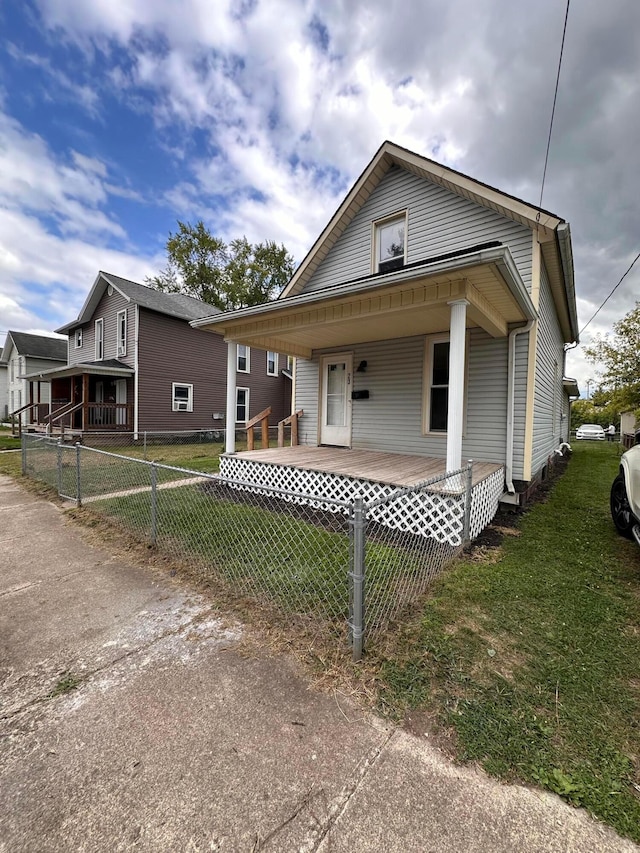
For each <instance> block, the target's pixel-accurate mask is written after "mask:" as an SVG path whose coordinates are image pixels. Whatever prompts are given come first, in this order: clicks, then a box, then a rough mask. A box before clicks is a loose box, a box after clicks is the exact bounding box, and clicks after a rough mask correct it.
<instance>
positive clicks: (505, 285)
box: [193, 142, 578, 512]
mask: <svg viewBox="0 0 640 853" xmlns="http://www.w3.org/2000/svg"><path fill="white" fill-rule="evenodd" d="M193 325H195V326H197V327H199V328H206V329H208V330H210V331H212V332H223V333H224V335H225V339H226V340H227V341H228V347H229V359H230V363H233V361H234V359H235V347H236V345H238V344H242V345H248V346H260V347H265V348H269V349H277V350H279V351H280V352H285V353H288V354H290V355H293V356H295V357H296V370H295V380H294V395H295V403H294V406H293V408H294V409H298V410H303V411H304V415H303V416H302V417H301V419H300V425H299V436H300V442H301V447H300V448H289V449H288V453H289V456H288V457H285V456H282V451H276V450H273V451H264V452H263V451H255V452H254V454H259V456H257V455H254V456H253V457H251V455H250V454H248V453H238V454H234V450H235V448H234V446H233V441H232V437H231V436H230V437H229V444H228V446H227V455H226V456H225V457H224V458H223V460H221V472H222V473H223V474H224V473H225V472H226V473H227V475H228V476H233V477H236V478H237V479H245V480H246V479H247V477H248V476H249V475H251V476H252V477H254V479H255V478H256V477H258V478H259V476H260V472H259V470H258V467H257V466H258V464H260V465H267V464H271V465H274V464H276V463H277V464H279V465H280V466H285V467H286V466H290V467H295V466H296V464H297V463H296V458H297V459H299V460H302V458H303V455H302V454H303V451H305V453H306V455H305V456H304V462H302V461H301V462H300V467H301V468H302V469H303V470H307V471H308V470H309V469H310V468H314V470H316V471H317V470H320V471H324V472H327V473H329V474H330V473H331V472H334V473H335V474H336V476H337V475H338V470H340V471H342V473H344V472H345V471H346V470H347V469H348V467H349V465H348V459H349V458H351V459H352V460H353V462H354V465H353V471H352V475H353V477H358V478H361V479H362V481H363V482H378V483H380V482H382V483H387V484H389V485H391V486H393V485H395V486H397V485H411V484H412V483H416V482H420V481H421V480H424V479H427V478H428V477H429V476H430V475H432V474H430V472H434V471H436V470H441V471H443V472H444V471H445V470H446V472H452V471H454V470H457V469H459V468H461V466H463V465H464V464H465V462H466V460H468V459H473V460H474V462H475V466H474V481H475V479H481V478H482V477H483V476H484V477H485V478H486V477H490V478H491V479H492V482H493V483H494V486H492V488H491V492H492V497H491V501H492V502H493V511H494V512H495V508H496V507H497V503H498V499H499V498H500V497H506V496H509V495H510V496H511V497H510V500H511V501H512V502H518V500H519V499H520V497H521V496H522V495H524V494H525V493H526V492H527V491H528V489H529V488H530V486H532V485H533V484H535V482H536V481H537V480H539V479H540V478H542V477H544V476H545V473H546V471H547V468H548V466H549V464H550V462H551V461H552V460H553V458H554V455H555V453H556V451H557V450H558V448H559V447H560V446H561V445H562V443H563V442H564V441H566V440H567V439H568V436H569V395H570V394H571V393H575V383H574V382H572V381H569V380H566V379H565V378H564V376H563V374H564V367H565V345H567V344H569V343H572V342H574V341H577V339H578V328H577V315H576V304H575V290H574V277H573V259H572V249H571V235H570V229H569V225H568V223H567V222H565V221H564V220H563V219H562V218H561V217H559V216H557V215H555V214H553V213H550V212H548V211H546V210H542V209H539V208H537V207H536V206H534V205H531V204H528V203H527V202H525V201H522V200H520V199H518V198H515V197H514V196H511V195H509V194H507V193H504V192H501V191H500V190H497V189H495V188H493V187H490V186H488V185H486V184H483V183H481V182H480V181H477V180H475V179H473V178H471V177H468V176H466V175H463V174H461V173H460V172H457V171H455V170H453V169H450V168H448V167H446V166H442V165H440V164H438V163H436V162H434V161H433V160H430V159H427V158H426V157H422V156H419V155H418V154H415V153H413V152H411V151H408V150H406V149H404V148H401V147H400V146H398V145H395V144H393V143H391V142H385V143H384V144H383V145H382V146H381V147H380V149H379V150H378V152H377V153H376V154H375V156H374V158H373V159H372V161H371V162H370V163H369V165H368V166H367V167H366V169H365V170H364V172H363V173H362V175H361V176H360V177H359V178H358V180H357V181H356V183H355V184H354V186H353V187H352V189H351V190H350V191H349V193H348V194H347V196H346V198H345V199H344V201H343V202H342V204H341V205H340V207H339V208H338V210H337V211H336V213H335V214H334V216H333V217H332V219H331V220H330V222H329V223H328V224H327V226H326V228H325V229H324V231H323V232H322V234H321V235H320V236H319V237H318V239H317V241H316V242H315V244H314V245H313V247H312V249H311V250H310V252H309V254H308V255H307V257H306V258H305V259H304V260H303V262H302V263H301V265H300V266H299V268H298V269H297V271H296V272H295V274H294V276H293V277H292V279H291V281H290V282H289V285H288V286H287V288H286V289H285V291H284V292H283V294H282V296H281V297H280V298H279V299H278V300H276V301H275V302H272V303H269V304H265V305H260V306H257V307H253V308H247V309H243V310H239V311H233V312H227V313H223V314H219V315H215V316H211V317H208V318H204V319H201V320H196V321H194V322H193ZM230 393H231V392H230ZM230 399H231V397H230ZM310 448H316V449H317V451H318V454H317V461H316V462H314V461H313V455H310V454H309V449H310ZM348 451H350V453H351V456H348V455H345V452H348ZM268 454H273V455H271V456H269V455H268ZM363 454H365V455H366V454H371V455H370V456H369V457H368V458H369V460H370V463H371V464H370V465H369V466H366V465H364V461H363V460H364V459H365V456H363ZM278 456H279V458H276V457H278ZM356 460H359V461H358V462H357V464H356ZM361 463H362V464H361ZM421 463H422V464H421ZM242 466H245V468H244V469H243V467H242ZM248 466H250V467H248ZM363 466H364V467H363ZM363 471H364V474H363V473H362V472H363ZM476 471H477V473H476ZM358 472H361V473H358ZM341 476H342V475H341ZM307 479H308V477H307ZM304 486H305V475H304V474H301V475H300V479H299V482H298V483H297V487H298V488H300V489H303V488H304Z"/></svg>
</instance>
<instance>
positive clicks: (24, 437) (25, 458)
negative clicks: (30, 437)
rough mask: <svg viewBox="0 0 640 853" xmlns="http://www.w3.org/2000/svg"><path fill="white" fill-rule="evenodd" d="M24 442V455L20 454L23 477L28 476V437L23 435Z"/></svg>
mask: <svg viewBox="0 0 640 853" xmlns="http://www.w3.org/2000/svg"><path fill="white" fill-rule="evenodd" d="M21 441H22V453H21V454H20V455H21V457H22V476H23V477H26V476H27V436H26V435H23V436H22V438H21Z"/></svg>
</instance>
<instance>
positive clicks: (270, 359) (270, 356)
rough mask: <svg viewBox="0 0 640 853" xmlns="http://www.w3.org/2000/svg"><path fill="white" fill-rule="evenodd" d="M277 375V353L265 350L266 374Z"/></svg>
mask: <svg viewBox="0 0 640 853" xmlns="http://www.w3.org/2000/svg"><path fill="white" fill-rule="evenodd" d="M277 375H278V353H277V352H267V376H277Z"/></svg>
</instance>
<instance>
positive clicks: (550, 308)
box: [531, 263, 564, 477]
mask: <svg viewBox="0 0 640 853" xmlns="http://www.w3.org/2000/svg"><path fill="white" fill-rule="evenodd" d="M563 365H564V344H563V337H562V332H561V330H560V324H559V323H558V319H557V316H556V312H555V307H554V304H553V298H552V296H551V288H550V286H549V280H548V277H547V271H546V269H545V266H544V263H543V264H542V266H541V269H540V305H539V321H538V343H537V356H536V387H535V404H534V412H535V414H534V421H533V454H532V469H531V470H532V475H533V476H534V477H535V476H536V474H538V473H539V472H540V471H541V470H542V468H543V467H544V466H545V465H546V464H547V459H548V457H549V455H550V454H551V453H553V451H554V450H555V449H556V448H557V447H558V445H559V444H560V443H561V442H562V440H563V419H562V418H561V414H562V410H563V406H562V398H563V396H564V391H563V387H562V369H563Z"/></svg>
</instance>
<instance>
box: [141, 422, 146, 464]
mask: <svg viewBox="0 0 640 853" xmlns="http://www.w3.org/2000/svg"><path fill="white" fill-rule="evenodd" d="M142 448H143V449H142V458H143V459H146V458H147V431H146V429H145V431H144V433H143V434H142Z"/></svg>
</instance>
